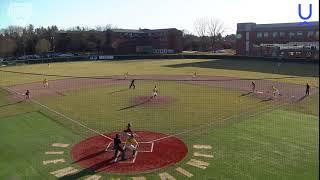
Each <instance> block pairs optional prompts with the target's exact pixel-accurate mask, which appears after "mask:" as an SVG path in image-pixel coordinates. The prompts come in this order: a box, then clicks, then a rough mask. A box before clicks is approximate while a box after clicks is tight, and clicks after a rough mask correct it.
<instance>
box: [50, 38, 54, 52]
mask: <svg viewBox="0 0 320 180" xmlns="http://www.w3.org/2000/svg"><path fill="white" fill-rule="evenodd" d="M50 39H51V44H52V52H54V51H55V45H54V36H51V37H50Z"/></svg>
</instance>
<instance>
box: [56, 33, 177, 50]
mask: <svg viewBox="0 0 320 180" xmlns="http://www.w3.org/2000/svg"><path fill="white" fill-rule="evenodd" d="M55 41H56V50H57V51H61V52H64V51H94V50H96V51H97V52H101V53H106V54H141V53H155V54H167V53H179V52H181V51H182V48H183V44H182V31H180V30H177V29H175V28H170V29H155V30H150V29H139V30H134V29H111V30H107V31H103V32H101V31H64V32H59V33H57V34H56V37H55Z"/></svg>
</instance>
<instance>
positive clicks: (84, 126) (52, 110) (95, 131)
mask: <svg viewBox="0 0 320 180" xmlns="http://www.w3.org/2000/svg"><path fill="white" fill-rule="evenodd" d="M4 88H5V89H7V90H8V91H10V92H13V93H16V94H18V95H20V96H21V95H22V94H21V93H19V92H17V91H15V90H13V89H10V88H7V87H4ZM20 98H21V97H20ZM30 100H31V102H33V103H35V104H38V105H39V106H41V107H44V108H46V109H48V110H49V111H51V112H54V113H56V114H58V115H60V116H62V117H64V118H66V119H68V120H70V121H72V122H74V123H76V124H78V125H80V126H82V127H83V128H85V129H88V130H90V131H92V132H94V133H96V134H98V135H100V136H102V137H105V138H107V139H109V140H111V141H112V140H113V139H112V138H110V137H108V136H106V135H104V134H102V133H100V132H99V131H97V130H94V129H92V128H89V127H88V126H86V125H84V124H82V123H80V122H78V121H76V120H74V119H72V118H70V117H68V116H66V115H64V114H62V113H59V112H58V111H56V110H54V109H52V108H50V107H48V106H46V105H43V104H41V103H40V102H38V101H36V100H33V99H30Z"/></svg>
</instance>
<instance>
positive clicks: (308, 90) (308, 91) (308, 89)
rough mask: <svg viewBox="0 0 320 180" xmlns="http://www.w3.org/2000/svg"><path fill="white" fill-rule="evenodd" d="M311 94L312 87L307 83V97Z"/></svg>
mask: <svg viewBox="0 0 320 180" xmlns="http://www.w3.org/2000/svg"><path fill="white" fill-rule="evenodd" d="M309 94H310V85H309V84H308V83H307V85H306V95H307V96H308V95H309Z"/></svg>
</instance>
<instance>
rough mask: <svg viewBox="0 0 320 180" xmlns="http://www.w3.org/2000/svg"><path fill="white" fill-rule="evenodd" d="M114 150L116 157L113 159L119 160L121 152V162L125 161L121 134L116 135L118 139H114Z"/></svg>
mask: <svg viewBox="0 0 320 180" xmlns="http://www.w3.org/2000/svg"><path fill="white" fill-rule="evenodd" d="M113 149H114V156H113V158H114V159H115V158H117V155H118V152H119V151H120V152H121V160H122V161H124V160H125V157H126V154H125V151H124V150H123V148H122V147H121V139H120V136H119V134H116V137H115V138H114V139H113Z"/></svg>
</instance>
